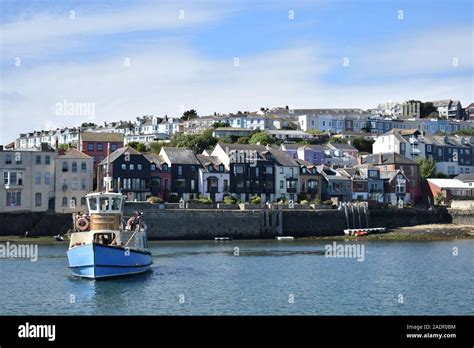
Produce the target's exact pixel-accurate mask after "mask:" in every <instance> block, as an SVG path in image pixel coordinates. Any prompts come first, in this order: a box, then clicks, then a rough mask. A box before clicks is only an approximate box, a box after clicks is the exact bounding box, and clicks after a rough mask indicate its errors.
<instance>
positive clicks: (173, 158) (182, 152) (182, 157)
mask: <svg viewBox="0 0 474 348" xmlns="http://www.w3.org/2000/svg"><path fill="white" fill-rule="evenodd" d="M161 151H164V152H165V153H166V155H167V156H168V158H169V160H170V162H171V163H173V164H200V162H199V161H198V159H197V158H196V155H195V154H194V152H193V151H192V150H190V149H186V148H184V147H163V148H162V149H161Z"/></svg>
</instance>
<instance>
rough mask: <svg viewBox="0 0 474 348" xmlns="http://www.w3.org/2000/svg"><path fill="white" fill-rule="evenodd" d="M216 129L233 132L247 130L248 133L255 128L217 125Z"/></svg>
mask: <svg viewBox="0 0 474 348" xmlns="http://www.w3.org/2000/svg"><path fill="white" fill-rule="evenodd" d="M214 130H215V131H232V132H236V131H238V132H247V133H252V132H254V130H253V129H248V128H237V127H217V128H216V129H214Z"/></svg>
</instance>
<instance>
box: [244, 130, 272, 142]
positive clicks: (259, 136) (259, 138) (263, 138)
mask: <svg viewBox="0 0 474 348" xmlns="http://www.w3.org/2000/svg"><path fill="white" fill-rule="evenodd" d="M273 143H275V140H274V139H273V138H272V137H271V136H270V135H269V134H268V133H266V132H256V133H254V134H253V135H252V137H251V138H250V140H249V144H261V145H267V144H273Z"/></svg>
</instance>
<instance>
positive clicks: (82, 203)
mask: <svg viewBox="0 0 474 348" xmlns="http://www.w3.org/2000/svg"><path fill="white" fill-rule="evenodd" d="M81 205H82V206H84V205H86V197H82V198H81Z"/></svg>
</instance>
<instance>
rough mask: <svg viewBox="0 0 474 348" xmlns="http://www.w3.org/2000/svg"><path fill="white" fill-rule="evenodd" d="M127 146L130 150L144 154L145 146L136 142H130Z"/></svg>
mask: <svg viewBox="0 0 474 348" xmlns="http://www.w3.org/2000/svg"><path fill="white" fill-rule="evenodd" d="M127 146H130V147H131V148H133V149H135V150H137V151H138V152H141V153H143V152H146V151H147V148H146V146H145V144H142V143H139V142H138V141H131V142H129V143H128V144H127Z"/></svg>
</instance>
